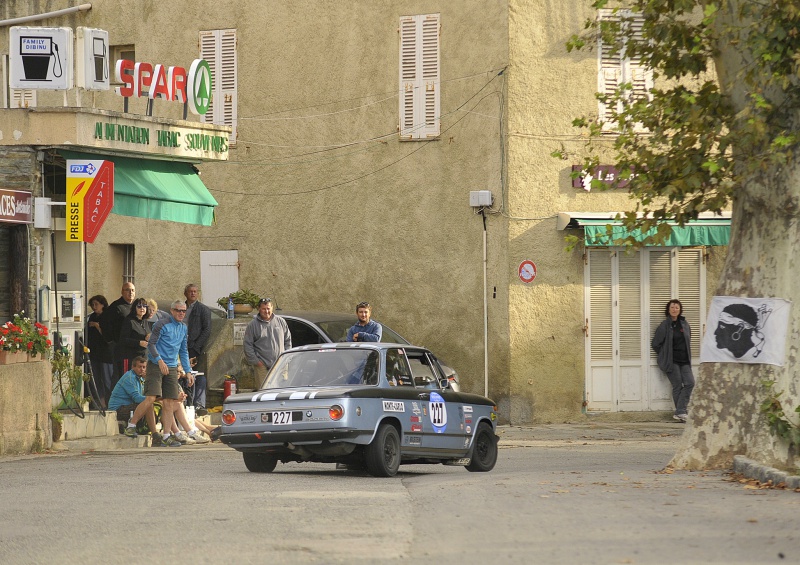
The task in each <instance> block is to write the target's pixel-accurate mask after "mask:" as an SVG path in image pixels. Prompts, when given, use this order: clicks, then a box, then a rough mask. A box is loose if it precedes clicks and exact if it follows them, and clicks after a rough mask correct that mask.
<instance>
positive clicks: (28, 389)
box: [0, 361, 53, 455]
mask: <svg viewBox="0 0 800 565" xmlns="http://www.w3.org/2000/svg"><path fill="white" fill-rule="evenodd" d="M50 381H51V379H50V363H49V362H46V361H38V362H35V363H18V364H15V365H0V455H4V454H11V453H30V452H31V451H39V450H41V449H46V448H48V447H50V446H51V445H52V443H53V438H52V435H51V432H50V416H49V414H50V402H51V392H50V386H51V385H50Z"/></svg>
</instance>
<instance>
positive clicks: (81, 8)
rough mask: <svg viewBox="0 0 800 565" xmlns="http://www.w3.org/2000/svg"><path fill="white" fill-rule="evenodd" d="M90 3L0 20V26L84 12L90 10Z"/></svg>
mask: <svg viewBox="0 0 800 565" xmlns="http://www.w3.org/2000/svg"><path fill="white" fill-rule="evenodd" d="M91 9H92V5H91V4H89V3H86V4H81V5H80V6H73V7H72V8H64V9H63V10H56V11H55V12H45V13H44V14H35V15H33V16H22V17H20V18H13V19H10V20H0V27H3V26H13V25H17V24H24V23H26V22H35V21H38V20H46V19H47V18H57V17H58V16H66V15H67V14H73V13H75V12H85V11H86V10H91Z"/></svg>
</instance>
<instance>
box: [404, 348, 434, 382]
mask: <svg viewBox="0 0 800 565" xmlns="http://www.w3.org/2000/svg"><path fill="white" fill-rule="evenodd" d="M408 362H409V364H410V365H411V376H412V378H413V379H414V385H415V386H416V387H419V388H428V389H438V388H439V378H440V377H439V373H438V371H437V369H436V366H435V364H434V362H433V360H432V359H431V358H430V357H429V356H428V355H426V354H424V353H422V352H414V353H409V354H408Z"/></svg>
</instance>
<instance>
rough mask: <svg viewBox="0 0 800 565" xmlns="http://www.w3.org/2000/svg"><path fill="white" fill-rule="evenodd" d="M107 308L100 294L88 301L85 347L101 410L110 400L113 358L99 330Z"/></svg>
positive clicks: (104, 299)
mask: <svg viewBox="0 0 800 565" xmlns="http://www.w3.org/2000/svg"><path fill="white" fill-rule="evenodd" d="M107 307H108V300H106V297H105V296H103V295H102V294H96V295H95V296H92V297H91V298H90V299H89V308H91V309H92V313H91V314H90V315H89V318H88V320H87V335H86V345H88V346H89V360H90V362H91V364H92V374H93V375H94V382H95V385H96V386H97V396H98V399H102V403H103V405H102V408H103V409H105V407H106V406H108V399H109V398H111V377H112V375H113V373H114V357H113V355H112V354H111V348H110V347H109V346H108V342H106V340H105V338H104V337H103V331H102V330H101V329H100V316H101V315H102V314H103V310H104V309H105V308H107ZM98 408H99V407H98Z"/></svg>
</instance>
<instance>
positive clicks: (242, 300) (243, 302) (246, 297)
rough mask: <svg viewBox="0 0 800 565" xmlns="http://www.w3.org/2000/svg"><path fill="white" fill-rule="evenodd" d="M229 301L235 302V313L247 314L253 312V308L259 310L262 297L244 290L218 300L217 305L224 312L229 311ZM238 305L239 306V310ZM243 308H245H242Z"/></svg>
mask: <svg viewBox="0 0 800 565" xmlns="http://www.w3.org/2000/svg"><path fill="white" fill-rule="evenodd" d="M228 299H230V300H232V301H233V311H234V312H235V313H237V314H247V313H248V312H252V311H253V308H258V301H259V300H261V297H260V296H259V295H258V294H256V293H255V292H253V291H252V290H250V289H247V288H244V289H242V290H237V291H236V292H231V293H230V294H229V295H228V296H223V297H221V298H219V299H218V300H217V304H219V305H220V307H221V308H222V309H223V310H227V309H228ZM237 305H238V306H239V307H238V308H237ZM242 306H244V307H243V308H242Z"/></svg>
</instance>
